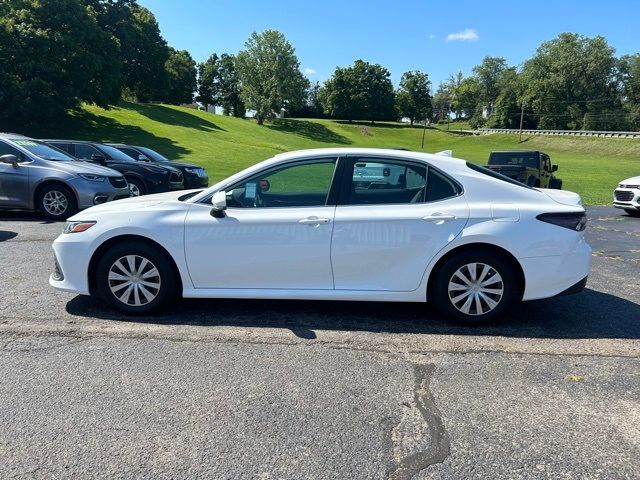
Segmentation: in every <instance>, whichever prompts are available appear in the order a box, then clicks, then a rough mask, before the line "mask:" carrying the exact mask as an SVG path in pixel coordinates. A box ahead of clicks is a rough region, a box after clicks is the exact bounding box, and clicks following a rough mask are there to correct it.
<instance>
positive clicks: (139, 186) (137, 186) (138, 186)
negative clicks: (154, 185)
mask: <svg viewBox="0 0 640 480" xmlns="http://www.w3.org/2000/svg"><path fill="white" fill-rule="evenodd" d="M127 182H128V183H129V194H130V195H131V196H132V197H139V196H140V195H144V194H146V193H147V189H146V188H145V186H144V184H143V183H142V182H141V181H140V180H138V179H136V178H127Z"/></svg>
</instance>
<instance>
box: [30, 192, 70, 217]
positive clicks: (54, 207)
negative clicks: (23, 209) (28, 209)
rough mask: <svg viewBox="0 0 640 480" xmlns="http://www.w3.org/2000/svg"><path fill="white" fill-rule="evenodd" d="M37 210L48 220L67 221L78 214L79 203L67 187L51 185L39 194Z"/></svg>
mask: <svg viewBox="0 0 640 480" xmlns="http://www.w3.org/2000/svg"><path fill="white" fill-rule="evenodd" d="M36 208H37V209H38V210H39V211H40V212H42V214H43V215H44V216H45V217H47V218H50V219H52V220H66V219H67V218H69V217H71V216H72V215H75V214H76V213H77V212H78V202H77V201H76V197H75V195H74V194H73V193H72V192H71V190H69V189H68V188H67V187H65V186H64V185H59V184H51V185H47V186H45V187H44V188H42V189H41V190H40V191H39V192H38V196H37V198H36Z"/></svg>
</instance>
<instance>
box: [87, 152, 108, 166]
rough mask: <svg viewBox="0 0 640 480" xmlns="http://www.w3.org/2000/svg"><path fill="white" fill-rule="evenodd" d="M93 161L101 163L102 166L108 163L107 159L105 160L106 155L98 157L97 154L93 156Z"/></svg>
mask: <svg viewBox="0 0 640 480" xmlns="http://www.w3.org/2000/svg"><path fill="white" fill-rule="evenodd" d="M91 161H92V162H96V163H99V164H100V165H104V164H105V163H107V159H106V158H104V155H97V154H95V153H94V154H93V155H91Z"/></svg>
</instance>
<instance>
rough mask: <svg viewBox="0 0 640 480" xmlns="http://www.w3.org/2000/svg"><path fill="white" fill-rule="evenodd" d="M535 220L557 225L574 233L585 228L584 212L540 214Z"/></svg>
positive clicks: (585, 218)
mask: <svg viewBox="0 0 640 480" xmlns="http://www.w3.org/2000/svg"><path fill="white" fill-rule="evenodd" d="M536 218H537V219H538V220H540V221H542V222H546V223H551V224H552V225H558V226H559V227H564V228H568V229H569V230H575V231H576V232H582V231H584V229H585V228H587V215H586V214H585V213H584V212H567V213H542V214H540V215H538V216H537V217H536Z"/></svg>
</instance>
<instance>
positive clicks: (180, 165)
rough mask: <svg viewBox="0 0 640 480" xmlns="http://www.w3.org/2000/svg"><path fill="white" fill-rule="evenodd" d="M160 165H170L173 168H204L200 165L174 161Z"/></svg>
mask: <svg viewBox="0 0 640 480" xmlns="http://www.w3.org/2000/svg"><path fill="white" fill-rule="evenodd" d="M158 165H169V166H171V167H173V168H204V167H202V166H200V165H194V164H193V163H183V162H174V161H173V160H172V161H171V162H169V163H160V164H158Z"/></svg>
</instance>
